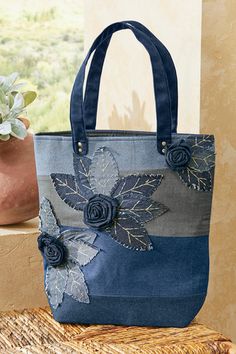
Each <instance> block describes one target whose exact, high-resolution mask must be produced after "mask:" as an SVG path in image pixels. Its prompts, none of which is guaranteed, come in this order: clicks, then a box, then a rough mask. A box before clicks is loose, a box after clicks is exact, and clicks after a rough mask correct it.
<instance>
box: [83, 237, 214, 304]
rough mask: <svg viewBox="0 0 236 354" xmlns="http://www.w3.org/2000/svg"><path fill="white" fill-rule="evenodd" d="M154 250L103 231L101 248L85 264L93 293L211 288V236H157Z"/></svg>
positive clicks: (147, 293)
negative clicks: (133, 245)
mask: <svg viewBox="0 0 236 354" xmlns="http://www.w3.org/2000/svg"><path fill="white" fill-rule="evenodd" d="M150 238H151V241H152V243H153V250H152V251H147V252H140V251H133V250H129V249H126V248H124V247H123V246H121V245H120V244H118V243H117V242H115V241H114V240H113V239H112V238H111V237H109V236H107V235H104V234H101V233H100V234H99V236H98V237H97V238H96V240H95V242H94V245H95V246H97V247H98V248H99V249H100V252H99V253H98V255H97V256H96V259H94V260H93V261H92V262H90V263H89V264H88V265H87V266H85V267H84V268H82V270H83V273H84V275H85V279H86V281H87V284H88V287H89V292H90V294H91V295H97V296H100V295H107V296H109V295H121V296H161V297H162V296H171V297H172V296H177V297H181V296H187V295H195V294H202V293H205V292H206V291H207V284H208V271H209V258H208V236H201V237H157V236H156V237H153V236H151V237H150Z"/></svg>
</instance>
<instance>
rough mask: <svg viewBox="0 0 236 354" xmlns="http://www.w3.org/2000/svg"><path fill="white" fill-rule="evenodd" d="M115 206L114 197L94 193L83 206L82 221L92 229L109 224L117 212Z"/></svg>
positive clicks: (116, 203) (116, 204)
mask: <svg viewBox="0 0 236 354" xmlns="http://www.w3.org/2000/svg"><path fill="white" fill-rule="evenodd" d="M117 206H118V202H117V200H116V199H114V198H111V197H109V196H107V195H103V194H95V195H94V196H92V197H91V198H90V199H89V201H88V203H87V204H86V205H85V207H84V223H85V224H86V225H88V226H90V227H92V228H94V229H100V228H103V227H104V226H107V225H109V224H111V223H112V221H113V219H114V217H115V216H116V214H117Z"/></svg>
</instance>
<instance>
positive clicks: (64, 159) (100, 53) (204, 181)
mask: <svg viewBox="0 0 236 354" xmlns="http://www.w3.org/2000/svg"><path fill="white" fill-rule="evenodd" d="M123 29H129V30H131V31H132V32H133V34H134V36H135V38H137V40H138V41H139V42H140V43H141V44H142V45H143V46H144V48H145V49H146V50H147V52H148V53H149V56H150V63H151V67H152V73H153V84H154V93H155V104H156V121H157V129H156V132H140V131H117V130H116V131H114V130H106V131H105V130H100V131H99V130H96V129H95V128H96V115H97V105H98V96H99V85H100V79H101V74H102V68H103V64H104V60H105V56H106V52H107V48H108V46H109V43H110V40H111V37H112V35H113V33H114V32H116V31H120V30H123ZM91 56H92V59H91V62H90V68H89V72H88V75H87V80H86V83H84V81H85V69H86V66H87V63H88V60H89V58H90V57H91ZM177 111H178V92H177V76H176V71H175V67H174V63H173V61H172V59H171V56H170V54H169V52H168V50H167V49H166V48H165V47H164V45H163V44H162V43H161V42H160V41H159V40H158V39H157V38H156V37H155V36H154V35H153V34H152V33H151V32H150V31H149V30H148V29H147V28H146V27H144V26H143V25H142V24H140V23H138V22H136V21H123V22H117V23H114V24H112V25H110V26H108V27H107V28H106V29H105V30H104V31H103V32H102V33H101V34H100V35H99V36H98V37H97V38H96V39H95V41H94V42H93V44H92V46H91V48H90V50H89V52H88V54H87V56H86V58H85V60H84V62H83V63H82V66H81V68H80V70H79V73H78V75H77V77H76V79H75V83H74V86H73V89H72V94H71V108H70V122H71V133H70V132H58V133H56V132H55V133H39V134H37V135H36V136H35V139H34V143H35V153H36V166H37V176H38V184H39V193H40V232H41V233H40V236H39V238H38V247H39V250H40V251H41V253H42V256H43V260H44V274H45V276H44V284H45V291H46V294H47V297H48V301H49V304H50V307H51V310H52V313H53V316H54V318H55V319H56V320H57V321H59V322H64V323H65V322H67V323H98V324H99V323H100V324H121V325H137V326H162V327H169V326H171V327H172V326H174V327H184V326H186V325H188V324H189V323H190V322H191V321H192V319H193V318H194V317H195V316H196V314H197V313H198V311H199V310H200V308H201V306H202V305H203V302H204V300H205V297H206V293H207V285H208V272H209V254H208V236H209V225H210V214H211V200H212V189H213V178H214V164H215V152H214V137H213V136H212V135H207V134H181V133H177ZM134 125H135V122H134Z"/></svg>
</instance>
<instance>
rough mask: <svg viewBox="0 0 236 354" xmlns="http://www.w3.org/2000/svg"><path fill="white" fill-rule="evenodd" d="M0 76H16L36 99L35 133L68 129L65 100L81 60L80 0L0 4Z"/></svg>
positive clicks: (32, 109)
mask: <svg viewBox="0 0 236 354" xmlns="http://www.w3.org/2000/svg"><path fill="white" fill-rule="evenodd" d="M0 9H1V12H0V27H1V37H0V75H9V74H10V73H12V72H15V71H17V72H18V73H19V74H20V77H21V81H27V83H28V86H27V88H30V89H33V90H36V91H37V93H38V98H37V99H36V101H35V102H34V103H33V104H32V105H31V106H30V107H29V108H28V111H27V115H28V117H29V119H30V121H31V128H32V129H33V131H34V132H39V131H55V130H68V129H69V100H70V93H71V88H72V85H73V82H74V78H75V75H76V73H77V71H78V68H79V66H80V64H81V60H82V56H83V27H84V26H83V1H82V0H64V1H61V0H60V1H58V0H40V1H36V2H35V1H32V0H11V1H6V0H0Z"/></svg>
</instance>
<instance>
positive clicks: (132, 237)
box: [107, 213, 152, 251]
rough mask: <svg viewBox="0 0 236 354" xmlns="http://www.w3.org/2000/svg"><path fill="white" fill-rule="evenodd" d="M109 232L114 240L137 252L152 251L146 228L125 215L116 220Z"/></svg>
mask: <svg viewBox="0 0 236 354" xmlns="http://www.w3.org/2000/svg"><path fill="white" fill-rule="evenodd" d="M108 230H109V232H110V233H111V236H112V238H114V239H115V240H116V241H117V242H119V243H120V244H121V245H123V246H125V247H127V248H129V249H133V250H137V251H150V250H151V249H152V243H151V241H150V239H149V237H148V234H147V231H146V230H145V228H144V227H143V226H142V225H141V224H140V223H138V222H137V221H136V220H135V219H134V218H132V217H130V216H129V215H127V214H125V213H124V214H122V215H120V217H119V218H118V219H116V220H114V223H113V225H112V227H111V228H109V229H107V231H108Z"/></svg>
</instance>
